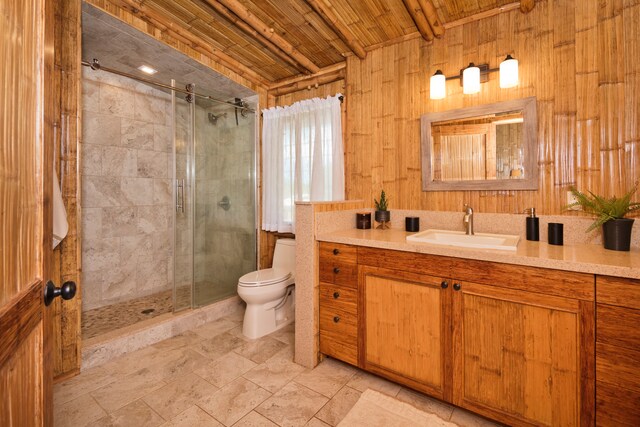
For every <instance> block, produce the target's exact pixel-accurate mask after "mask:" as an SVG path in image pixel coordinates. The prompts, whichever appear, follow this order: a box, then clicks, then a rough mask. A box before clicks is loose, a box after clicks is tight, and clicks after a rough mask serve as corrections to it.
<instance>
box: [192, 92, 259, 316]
mask: <svg viewBox="0 0 640 427" xmlns="http://www.w3.org/2000/svg"><path fill="white" fill-rule="evenodd" d="M195 114H196V118H195V156H194V158H195V171H196V174H195V206H196V208H195V213H196V215H195V233H194V248H195V251H194V254H195V255H194V261H195V262H194V298H193V300H194V307H197V306H203V305H206V304H209V303H211V302H214V301H218V300H220V299H223V298H227V297H229V296H232V295H235V294H236V293H237V284H238V279H239V278H240V276H242V275H243V274H245V273H248V272H250V271H253V270H255V268H256V202H255V170H256V168H255V161H256V156H255V153H256V148H255V113H253V112H249V111H248V110H246V109H243V108H239V107H238V108H236V107H233V106H229V105H225V104H218V103H212V102H210V101H208V100H206V99H202V98H198V99H197V100H196V108H195Z"/></svg>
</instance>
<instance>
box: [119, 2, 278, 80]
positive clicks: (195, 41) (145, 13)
mask: <svg viewBox="0 0 640 427" xmlns="http://www.w3.org/2000/svg"><path fill="white" fill-rule="evenodd" d="M118 2H119V3H120V4H122V5H124V6H125V9H128V10H129V11H130V12H131V13H133V14H134V15H136V16H138V17H139V18H142V19H143V20H146V21H148V22H150V23H151V24H152V25H154V26H156V27H158V28H159V29H160V30H161V31H165V32H167V33H168V34H169V35H171V36H172V37H175V38H177V39H179V40H181V41H183V42H185V41H186V44H188V45H189V46H190V47H192V48H193V49H195V50H198V51H204V53H206V54H208V55H211V56H213V57H214V58H215V59H217V60H218V61H219V62H220V63H221V64H222V65H224V66H225V67H227V68H228V69H229V70H231V71H233V72H234V73H236V74H238V75H240V76H242V77H244V78H246V79H247V80H249V81H251V82H253V83H256V84H258V85H261V86H264V87H268V86H269V81H268V80H267V79H266V78H264V77H263V76H261V75H260V74H258V73H256V72H255V71H253V70H252V69H251V68H249V67H247V66H246V65H244V64H241V63H240V62H238V61H236V60H235V59H233V58H232V57H230V56H229V55H227V54H226V53H224V52H223V51H222V50H220V49H217V48H214V47H213V46H211V43H208V42H206V41H205V40H203V39H201V38H200V37H198V36H196V35H195V34H193V33H191V32H190V31H189V30H188V29H187V28H184V27H182V26H180V25H178V24H177V23H175V22H173V21H172V20H171V19H170V18H168V17H166V16H164V15H163V14H162V13H160V12H158V11H156V10H154V9H151V8H150V7H148V6H146V5H144V4H142V3H139V2H138V1H136V0H118ZM144 18H147V19H144Z"/></svg>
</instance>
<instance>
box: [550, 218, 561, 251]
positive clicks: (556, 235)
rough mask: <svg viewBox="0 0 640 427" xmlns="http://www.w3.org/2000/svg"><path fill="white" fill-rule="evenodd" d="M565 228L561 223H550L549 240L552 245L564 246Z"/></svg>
mask: <svg viewBox="0 0 640 427" xmlns="http://www.w3.org/2000/svg"><path fill="white" fill-rule="evenodd" d="M563 228H564V226H563V225H562V224H560V223H557V222H550V223H549V232H548V240H549V244H550V245H558V246H562V245H563V244H564V237H563Z"/></svg>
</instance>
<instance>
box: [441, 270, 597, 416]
mask: <svg viewBox="0 0 640 427" xmlns="http://www.w3.org/2000/svg"><path fill="white" fill-rule="evenodd" d="M454 289H455V291H454V292H453V318H454V322H453V324H454V336H453V358H454V367H453V375H454V386H453V395H454V400H453V402H454V403H455V404H456V405H459V406H463V407H466V408H469V409H471V410H473V411H475V412H478V413H481V414H485V415H488V416H490V417H491V418H495V419H497V420H500V421H502V422H505V423H507V424H509V425H537V426H577V425H581V423H584V425H591V424H592V421H591V420H590V418H591V416H592V413H593V399H592V397H590V396H589V394H588V390H591V391H593V364H592V363H591V362H590V361H589V360H590V359H592V358H593V355H594V348H593V346H594V343H593V340H592V338H593V323H594V318H593V313H594V310H593V302H592V301H579V300H575V299H569V298H563V297H555V296H547V295H543V294H538V293H532V292H524V291H520V290H518V291H514V290H511V289H507V288H500V287H494V286H487V285H479V284H474V283H468V282H465V283H456V284H454Z"/></svg>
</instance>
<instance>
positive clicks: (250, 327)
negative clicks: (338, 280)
mask: <svg viewBox="0 0 640 427" xmlns="http://www.w3.org/2000/svg"><path fill="white" fill-rule="evenodd" d="M294 274H295V240H293V239H279V240H277V241H276V249H275V252H274V255H273V268H266V269H263V270H258V271H252V272H251V273H247V274H245V275H244V276H242V277H241V278H240V279H239V280H238V296H239V297H240V298H242V300H243V301H244V302H246V303H247V308H246V311H245V313H244V321H243V324H242V333H243V334H244V336H246V337H247V338H251V339H255V338H260V337H263V336H265V335H267V334H270V333H271V332H274V331H276V330H278V329H280V328H282V327H284V326H286V325H288V324H290V323H291V322H292V321H293V318H294V311H295V303H294V301H295V292H294V283H295V281H294Z"/></svg>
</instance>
